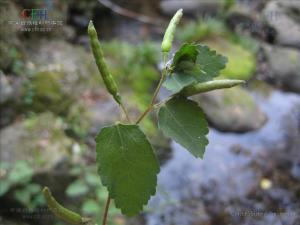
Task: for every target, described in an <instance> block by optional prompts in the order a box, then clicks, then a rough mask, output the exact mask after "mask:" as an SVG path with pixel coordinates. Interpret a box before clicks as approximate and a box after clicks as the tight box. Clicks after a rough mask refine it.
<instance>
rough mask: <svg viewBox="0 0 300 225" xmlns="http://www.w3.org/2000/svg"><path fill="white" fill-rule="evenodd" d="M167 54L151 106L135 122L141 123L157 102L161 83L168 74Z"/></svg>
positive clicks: (164, 56)
mask: <svg viewBox="0 0 300 225" xmlns="http://www.w3.org/2000/svg"><path fill="white" fill-rule="evenodd" d="M167 56H168V54H167V53H165V52H164V53H163V56H162V57H163V62H164V69H163V71H162V74H161V77H160V80H159V82H158V85H157V87H156V89H155V91H154V94H153V96H152V99H151V102H150V104H149V106H148V107H147V109H146V110H145V111H144V112H143V113H142V115H140V117H139V118H138V119H137V121H136V122H135V124H139V123H140V122H141V121H142V120H143V119H144V117H145V116H147V114H148V113H149V112H150V111H151V110H152V109H153V106H154V103H155V100H156V98H157V95H158V93H159V90H160V88H161V85H162V84H163V82H164V80H165V77H166V75H167V67H166V64H167Z"/></svg>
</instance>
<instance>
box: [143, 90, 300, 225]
mask: <svg viewBox="0 0 300 225" xmlns="http://www.w3.org/2000/svg"><path fill="white" fill-rule="evenodd" d="M253 96H254V98H255V100H256V102H257V103H258V105H259V106H260V107H261V110H262V111H264V112H265V113H266V115H267V116H268V122H267V123H266V124H265V125H264V126H263V127H262V128H261V129H259V130H256V131H252V132H247V133H243V134H237V133H223V132H219V131H217V130H215V129H213V128H210V132H209V135H208V139H209V145H208V146H207V148H206V152H205V155H204V159H203V160H201V159H196V158H194V157H193V156H192V155H191V154H190V153H189V152H188V151H186V150H185V149H184V148H182V147H181V146H180V145H178V144H177V143H175V142H173V143H172V151H173V155H172V157H171V159H170V160H169V161H168V162H166V163H165V164H164V166H163V167H162V168H161V172H160V174H159V177H158V189H157V194H156V195H155V196H154V197H153V198H152V199H151V201H150V204H149V208H148V212H147V214H146V216H145V217H146V224H147V225H162V224H166V225H171V224H174V225H177V224H178V225H190V224H199V225H200V224H201V225H203V224H214V225H217V224H256V225H260V224H262V225H263V224H274V225H275V224H289V225H290V224H291V225H293V224H297V221H298V224H299V221H300V215H299V212H300V202H299V198H300V196H299V195H300V191H299V190H300V188H299V183H300V153H299V147H300V96H299V95H297V94H292V93H286V92H281V91H277V90H275V91H272V92H271V93H270V94H269V96H264V95H261V94H257V92H256V93H255V94H254V93H253ZM253 119H255V118H253Z"/></svg>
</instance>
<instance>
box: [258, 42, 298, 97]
mask: <svg viewBox="0 0 300 225" xmlns="http://www.w3.org/2000/svg"><path fill="white" fill-rule="evenodd" d="M263 52H264V54H265V59H266V62H267V67H268V71H267V72H268V77H266V80H268V81H270V82H271V83H274V84H276V85H278V86H281V87H283V88H284V89H287V90H290V91H295V92H298V93H299V92H300V65H299V62H300V51H298V50H295V49H292V48H284V47H275V46H264V47H263Z"/></svg>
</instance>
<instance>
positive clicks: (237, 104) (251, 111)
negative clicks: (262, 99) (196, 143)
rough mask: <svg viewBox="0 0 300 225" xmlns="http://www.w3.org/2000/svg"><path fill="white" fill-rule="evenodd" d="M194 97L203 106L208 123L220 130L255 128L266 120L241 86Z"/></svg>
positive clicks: (233, 130)
mask: <svg viewBox="0 0 300 225" xmlns="http://www.w3.org/2000/svg"><path fill="white" fill-rule="evenodd" d="M194 98H195V99H196V100H198V101H199V103H200V105H201V106H202V107H203V110H204V112H205V113H206V115H207V117H208V120H209V122H210V124H211V125H212V126H214V127H216V128H217V129H219V130H221V131H229V132H247V131H251V130H256V129H259V128H260V127H262V126H263V125H264V124H265V122H266V120H267V117H266V115H265V114H264V113H263V112H262V111H261V110H260V108H259V107H258V105H257V104H256V103H255V101H254V99H253V98H252V96H251V95H250V94H249V93H248V92H247V91H246V90H244V89H242V88H241V87H234V88H232V89H227V90H218V91H212V92H208V93H204V94H201V95H198V96H196V97H194Z"/></svg>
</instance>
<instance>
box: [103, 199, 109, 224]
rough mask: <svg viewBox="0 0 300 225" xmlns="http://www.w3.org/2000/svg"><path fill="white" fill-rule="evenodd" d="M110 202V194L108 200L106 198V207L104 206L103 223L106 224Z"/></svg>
mask: <svg viewBox="0 0 300 225" xmlns="http://www.w3.org/2000/svg"><path fill="white" fill-rule="evenodd" d="M109 204H110V197H109V196H108V197H107V200H106V204H105V208H104V213H103V218H102V225H106V221H107V215H108V209H109Z"/></svg>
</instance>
